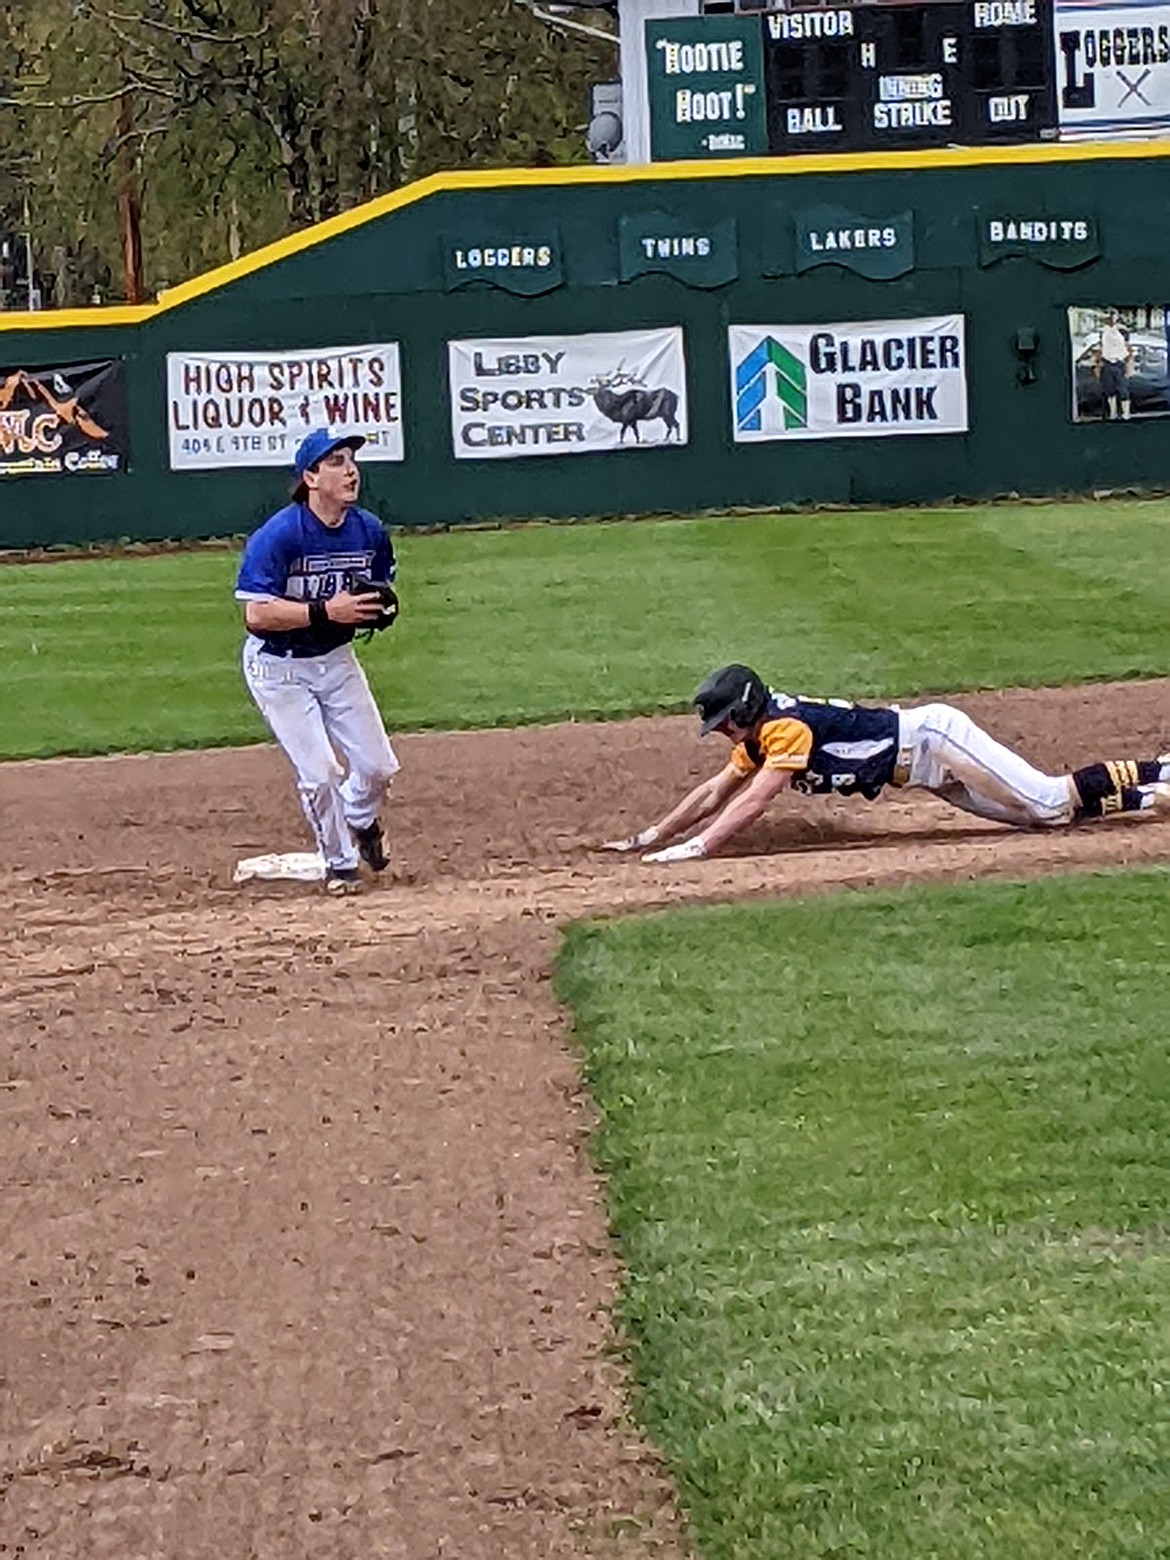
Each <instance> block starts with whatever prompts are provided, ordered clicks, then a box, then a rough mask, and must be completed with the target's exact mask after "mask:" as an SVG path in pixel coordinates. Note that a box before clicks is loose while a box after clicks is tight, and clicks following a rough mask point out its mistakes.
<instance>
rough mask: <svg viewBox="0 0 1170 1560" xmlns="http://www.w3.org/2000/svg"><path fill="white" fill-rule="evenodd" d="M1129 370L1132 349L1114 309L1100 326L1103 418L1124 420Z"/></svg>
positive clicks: (1126, 407)
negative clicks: (1120, 418)
mask: <svg viewBox="0 0 1170 1560" xmlns="http://www.w3.org/2000/svg"><path fill="white" fill-rule="evenodd" d="M1132 367H1133V347H1132V346H1131V344H1130V340H1129V332H1128V331H1127V330H1126V328H1125V326H1124V325H1123V324H1122V323H1121V320H1120V319H1119V317H1118V314H1117V310H1116V309H1110V310H1109V312H1108V313H1107V314H1106V316H1105V323H1104V325H1103V326H1102V327H1101V400H1102V404H1103V406H1104V408H1105V416H1106V418H1107V419H1110V420H1112V421H1113V422H1116V421H1117V419H1118V417H1122V418H1128V416H1129V412H1130V404H1129V374H1130V369H1131V368H1132Z"/></svg>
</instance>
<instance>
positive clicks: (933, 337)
mask: <svg viewBox="0 0 1170 1560" xmlns="http://www.w3.org/2000/svg"><path fill="white" fill-rule="evenodd" d="M963 324H964V321H963V316H962V315H961V314H955V315H944V316H940V317H937V318H934V319H916V320H872V321H863V322H861V323H851V324H844V325H732V326H730V327H729V329H728V333H727V337H728V352H729V357H730V365H731V400H732V409H733V410H732V416H733V423H734V437H735V442H736V443H737V444H754V443H760V442H763V441H765V440H770V439H832V438H849V439H859V438H877V437H884V436H886V435H889V434H903V433H965V432H966V431H967V369H966V354H965V346H964V333H963Z"/></svg>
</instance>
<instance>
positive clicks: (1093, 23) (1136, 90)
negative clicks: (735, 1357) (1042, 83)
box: [1055, 0, 1170, 140]
mask: <svg viewBox="0 0 1170 1560" xmlns="http://www.w3.org/2000/svg"><path fill="white" fill-rule="evenodd" d="M1055 31H1056V88H1057V105H1058V113H1059V119H1060V135H1061V139H1062V140H1070V139H1071V140H1076V139H1078V138H1098V137H1101V138H1109V139H1115V138H1118V137H1123V136H1148V135H1163V134H1165V132H1166V130H1167V128H1170V4H1165V3H1157V0H1154V3H1152V4H1143V3H1142V0H1124V3H1123V4H1113V5H1111V4H1109V0H1057V4H1056V29H1055Z"/></svg>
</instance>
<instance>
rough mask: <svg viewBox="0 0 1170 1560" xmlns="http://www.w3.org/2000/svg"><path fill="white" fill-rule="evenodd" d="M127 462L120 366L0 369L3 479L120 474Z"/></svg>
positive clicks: (112, 363) (111, 363) (108, 362)
mask: <svg viewBox="0 0 1170 1560" xmlns="http://www.w3.org/2000/svg"><path fill="white" fill-rule="evenodd" d="M129 459H130V433H129V426H128V418H127V412H126V376H125V371H124V368H123V365H122V363H121V361H120V360H117V359H114V360H111V359H107V360H106V361H104V362H100V363H77V364H72V365H68V366H65V367H59V368H0V477H24V476H86V475H91V474H94V473H98V472H103V471H125V470H126V469H127V466H128V464H129Z"/></svg>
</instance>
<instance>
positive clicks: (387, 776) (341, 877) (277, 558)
mask: <svg viewBox="0 0 1170 1560" xmlns="http://www.w3.org/2000/svg"><path fill="white" fill-rule="evenodd" d="M364 442H365V440H364V439H361V438H359V437H357V436H352V437H351V436H344V437H343V436H337V435H334V434H332V433H330V432H329V431H328V430H327V429H324V428H319V429H316V430H315V431H314V432H312V433H310V434H309V435H308V437H307V438H306V439H305V440H304V441H303V443H302V444H301V446H300V448H299V449H298V450H297V453H296V459H295V463H294V470H295V472H296V479H297V487H296V491H295V492H294V494H293V501H292V503H291V504H287V505H286V506H285V507H284V508H283V509H279V510H277V512H276V513H275V514H274V515H272V516H270V517H269V519H267V520H266V521H265V522H264V524H263V525H262V526H261V527H260V529H259V530H258V531H254V532H253V533H252V535H251V536H250V537H249V538H248V542H247V545H246V546H245V548H244V556H243V559H242V561H241V563H240V572H239V577H238V579H237V581H236V600H237V601H242V602H243V604H244V624H245V626H246V628H247V630H248V637H247V639H246V640H245V642H244V680H245V682H246V683H247V685H248V689H249V691H250V693H251V695H252V697H253V698H254V699H255V701H256V704H257V706H258V708H259V710H260V713H261V714H262V715H263V716H264V719H265V720H266V721H267V722H268V725H269V726H270V727H271V729H272V734H273V736H274V737H275V738H276V740H277V741H278V742H279V743H280V745H281V747H282V748H283V749H284V751H285V753H286V754H287V755H288V758H289V760H290V761H291V763H292V766H293V768H294V769H295V771H296V777H297V790H298V792H299V793H300V798H301V805H302V806H303V808H304V810H305V817H306V818H307V819H308V820H309V826H310V828H311V829H312V831H313V838H314V839H315V840H316V843H317V849H318V851H319V852H320V854H321V856H322V859H323V860H324V863H325V887H326V889H327V891H328V892H329V893H332V894H352V893H357V892H358V891H359V890H360V888H361V879H360V877H359V873H358V861H359V859H360V860H362V861H364V862H365V863H366V865H367V866H368V867H370V868H371V870H373V871H374V872H382V871H384V870H385V867H386V865H387V860H386V851H385V844H384V840H383V835H382V826H381V822H380V820H379V813H380V811H381V807H382V803H383V800H384V799H385V796H386V790H387V787H388V786H389V784H390V781H391V779H392V778H393V776H394V775H395V773H396V772H397V770H398V759H397V758H396V757H395V754H394V749H393V748H392V747H391V746H390V739H389V738H388V737H387V735H386V728H385V726H384V725H383V724H382V717H381V715H380V714H379V713H378V707H377V705H376V704H375V703H374V698H373V695H372V694H371V693H370V687H369V684H368V683H367V681H366V676H365V673H364V672H363V671H362V668H361V666H360V664H359V662H358V659H357V657H356V656H355V655H354V652H353V644H352V641H353V637H354V634H355V633H356V632H357V631H358V630H359V629H360V628H362V627H363V625H366V626H368V625H370V624H372V623H373V621H374V620H375V619H376V618H377V617H378V614H379V612H380V611H381V605H380V602H379V600H378V598H377V596H374V595H368V594H361V593H360V592H355V590H354V586H355V585H358V584H360V582H361V581H363V580H379V581H386V582H389V581H390V580H392V579H393V578H394V572H395V561H394V552H393V549H392V547H391V545H390V538H389V537H388V535H387V534H386V531H385V529H384V528H383V526H382V523H381V521H380V520H378V519H377V518H376V516H374V515H372V514H370V513H369V511H368V510H365V509H359V508H358V506H357V496H358V488H359V486H360V477H359V474H358V468H357V465H356V463H355V461H354V451H355V450H357V449H358V448H360V446H361V445H362V444H363V443H364Z"/></svg>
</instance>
